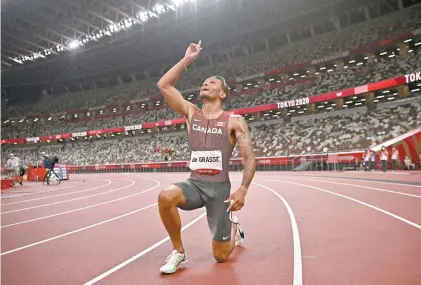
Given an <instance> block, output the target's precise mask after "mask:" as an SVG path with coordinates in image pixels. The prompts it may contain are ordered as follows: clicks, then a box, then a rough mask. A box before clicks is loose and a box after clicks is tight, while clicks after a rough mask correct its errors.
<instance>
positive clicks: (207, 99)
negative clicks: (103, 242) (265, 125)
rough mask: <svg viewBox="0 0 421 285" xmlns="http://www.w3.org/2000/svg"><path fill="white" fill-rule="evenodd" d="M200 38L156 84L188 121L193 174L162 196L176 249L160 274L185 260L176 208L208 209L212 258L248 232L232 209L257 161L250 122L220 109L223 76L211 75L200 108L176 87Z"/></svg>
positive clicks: (223, 258) (162, 210)
mask: <svg viewBox="0 0 421 285" xmlns="http://www.w3.org/2000/svg"><path fill="white" fill-rule="evenodd" d="M201 51H202V47H201V41H199V43H198V44H193V43H192V44H190V46H189V47H188V48H187V51H186V54H185V57H184V58H183V59H182V60H180V61H179V62H178V63H177V64H176V65H174V66H173V67H172V68H171V69H170V70H169V71H168V72H167V73H166V74H165V75H164V76H163V77H162V78H161V79H160V80H159V82H158V84H157V85H158V88H159V90H160V91H161V93H162V95H163V96H164V98H165V100H166V101H167V102H168V104H169V105H170V107H171V108H172V109H174V110H175V111H176V112H177V113H179V114H180V115H182V116H183V117H184V118H185V119H186V124H187V130H188V143H189V151H190V156H191V157H190V169H191V175H190V177H189V178H188V179H187V180H185V181H181V182H177V183H174V184H173V185H171V186H169V187H168V188H167V189H165V190H162V191H161V192H160V193H159V196H158V205H159V213H160V216H161V219H162V222H163V224H164V226H165V228H166V230H167V232H168V234H169V237H170V239H171V242H172V246H173V251H172V253H171V254H170V255H169V256H168V257H167V259H166V261H165V264H164V265H163V266H162V267H161V268H160V272H161V273H165V274H171V273H174V272H175V271H176V270H177V268H178V266H179V265H180V263H182V262H186V261H187V254H186V252H185V250H184V247H183V244H182V241H181V221H180V216H179V213H178V209H177V208H180V209H182V210H187V211H189V210H195V209H198V208H202V207H206V211H207V219H208V225H209V228H210V230H211V233H212V235H213V242H212V247H213V256H214V258H215V259H216V261H218V262H225V261H226V260H227V259H228V257H229V256H230V254H231V252H232V251H233V249H234V247H235V246H236V245H239V244H241V243H242V241H243V239H244V232H243V231H242V229H241V228H240V226H239V222H238V218H237V217H232V213H231V211H238V210H240V209H241V208H242V207H243V205H244V200H245V196H246V194H247V191H248V188H249V186H250V183H251V181H252V179H253V177H254V173H255V170H256V162H255V157H254V153H253V146H252V142H251V138H250V133H249V129H248V126H247V124H246V122H245V120H244V118H243V117H242V116H239V115H231V114H229V113H227V112H225V111H223V110H222V102H223V101H224V99H225V98H226V97H227V96H228V85H227V84H226V82H225V80H224V79H223V78H222V77H220V76H214V77H210V78H208V79H206V80H205V82H203V85H202V87H201V88H200V99H201V100H202V102H203V106H202V110H200V109H199V108H198V107H197V106H195V105H193V104H192V103H190V102H189V101H187V100H185V99H184V98H183V96H182V95H181V93H180V92H179V91H178V90H177V89H176V88H174V85H175V83H176V81H177V80H178V78H179V77H180V75H181V73H182V72H183V70H185V69H187V67H188V66H189V65H190V64H191V63H192V62H193V61H194V60H195V59H196V58H197V57H198V56H199V54H200V53H201ZM237 143H238V144H239V147H240V152H241V154H242V157H243V160H244V164H245V167H244V172H243V180H242V182H241V186H240V187H239V188H238V189H237V190H236V191H235V192H234V193H232V194H231V195H230V191H231V182H230V179H229V174H228V171H229V162H230V158H231V156H232V151H233V149H234V147H235V145H236V144H237Z"/></svg>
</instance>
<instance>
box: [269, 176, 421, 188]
mask: <svg viewBox="0 0 421 285" xmlns="http://www.w3.org/2000/svg"><path fill="white" fill-rule="evenodd" d="M261 175H262V176H268V177H273V175H270V174H263V173H262V174H261ZM279 176H283V175H282V174H281V175H279ZM300 176H301V177H311V178H317V179H320V180H321V179H325V178H329V179H336V180H351V181H364V182H370V183H379V184H388V185H402V186H407V187H417V188H421V185H413V184H406V183H400V182H396V183H394V182H386V181H375V180H366V179H360V178H339V177H335V176H329V177H327V176H326V177H321V176H317V175H316V176H312V175H293V176H292V175H291V176H287V177H288V178H289V177H300ZM283 177H284V176H283Z"/></svg>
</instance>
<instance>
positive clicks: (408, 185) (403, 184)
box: [335, 178, 421, 188]
mask: <svg viewBox="0 0 421 285" xmlns="http://www.w3.org/2000/svg"><path fill="white" fill-rule="evenodd" d="M335 179H338V180H352V181H364V182H370V183H379V184H389V185H402V186H407V187H416V188H421V185H413V184H406V183H398V182H397V183H393V182H385V181H372V180H366V179H351V178H335Z"/></svg>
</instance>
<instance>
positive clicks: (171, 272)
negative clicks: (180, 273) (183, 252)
mask: <svg viewBox="0 0 421 285" xmlns="http://www.w3.org/2000/svg"><path fill="white" fill-rule="evenodd" d="M187 261H188V259H186V260H184V261H182V262H180V264H179V265H178V266H177V267H176V268H175V269H174V270H171V271H161V270H160V272H161V274H165V275H167V274H173V273H175V272H176V271H177V269H178V268H179V267H180V265H182V264H185V263H187Z"/></svg>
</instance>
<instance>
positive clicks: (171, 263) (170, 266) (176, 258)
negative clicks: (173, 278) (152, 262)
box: [159, 250, 187, 274]
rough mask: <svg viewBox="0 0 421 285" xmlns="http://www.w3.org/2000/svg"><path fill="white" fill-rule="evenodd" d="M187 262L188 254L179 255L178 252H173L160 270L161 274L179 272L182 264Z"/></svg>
mask: <svg viewBox="0 0 421 285" xmlns="http://www.w3.org/2000/svg"><path fill="white" fill-rule="evenodd" d="M185 262H187V254H186V253H185V252H184V253H179V252H178V251H176V250H173V252H171V254H170V255H168V257H167V259H166V260H165V264H164V265H163V266H162V267H161V268H160V269H159V271H160V272H161V273H164V274H171V273H174V272H176V271H177V268H178V266H179V265H180V264H181V263H185Z"/></svg>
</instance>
